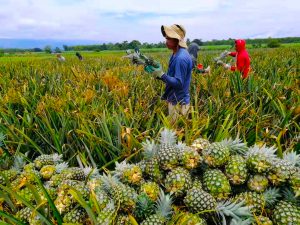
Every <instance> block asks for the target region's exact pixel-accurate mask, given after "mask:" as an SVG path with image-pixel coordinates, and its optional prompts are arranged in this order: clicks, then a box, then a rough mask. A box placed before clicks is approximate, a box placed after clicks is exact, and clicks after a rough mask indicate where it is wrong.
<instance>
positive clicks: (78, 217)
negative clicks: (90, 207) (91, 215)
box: [63, 208, 87, 224]
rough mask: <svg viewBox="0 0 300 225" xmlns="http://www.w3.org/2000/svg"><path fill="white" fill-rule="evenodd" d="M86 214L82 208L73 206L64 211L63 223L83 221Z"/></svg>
mask: <svg viewBox="0 0 300 225" xmlns="http://www.w3.org/2000/svg"><path fill="white" fill-rule="evenodd" d="M86 216H87V213H86V211H85V210H84V209H83V208H75V209H72V210H71V211H70V212H68V213H66V215H65V216H64V217H63V221H64V223H76V224H78V223H83V222H84V221H85V218H86Z"/></svg>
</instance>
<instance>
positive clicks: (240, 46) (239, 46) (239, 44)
mask: <svg viewBox="0 0 300 225" xmlns="http://www.w3.org/2000/svg"><path fill="white" fill-rule="evenodd" d="M235 49H236V51H237V52H240V51H242V50H244V49H246V41H245V40H242V39H238V40H235Z"/></svg>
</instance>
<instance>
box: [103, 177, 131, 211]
mask: <svg viewBox="0 0 300 225" xmlns="http://www.w3.org/2000/svg"><path fill="white" fill-rule="evenodd" d="M101 179H102V181H103V185H102V186H103V189H104V190H105V191H106V192H107V193H108V194H109V195H110V197H111V198H113V200H114V202H115V204H116V206H117V207H118V208H120V210H121V211H124V212H131V211H133V210H134V208H135V206H136V200H137V193H136V192H135V190H134V189H133V188H131V187H129V186H128V185H125V184H123V183H121V182H120V181H119V180H118V179H117V177H112V176H107V175H103V176H102V177H101Z"/></svg>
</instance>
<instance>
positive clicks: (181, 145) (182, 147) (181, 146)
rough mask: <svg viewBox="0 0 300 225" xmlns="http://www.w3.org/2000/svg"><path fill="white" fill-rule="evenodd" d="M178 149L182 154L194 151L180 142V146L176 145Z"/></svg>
mask: <svg viewBox="0 0 300 225" xmlns="http://www.w3.org/2000/svg"><path fill="white" fill-rule="evenodd" d="M176 147H177V149H178V150H179V151H180V152H183V151H185V150H192V148H191V147H189V146H187V145H186V144H185V143H183V142H181V141H179V142H178V144H177V145H176Z"/></svg>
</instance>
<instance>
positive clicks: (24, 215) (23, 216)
mask: <svg viewBox="0 0 300 225" xmlns="http://www.w3.org/2000/svg"><path fill="white" fill-rule="evenodd" d="M31 214H32V210H31V209H30V208H29V207H25V208H23V209H20V210H19V211H18V212H17V213H16V218H17V219H19V220H21V221H22V222H28V221H29V218H30V217H31Z"/></svg>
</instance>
